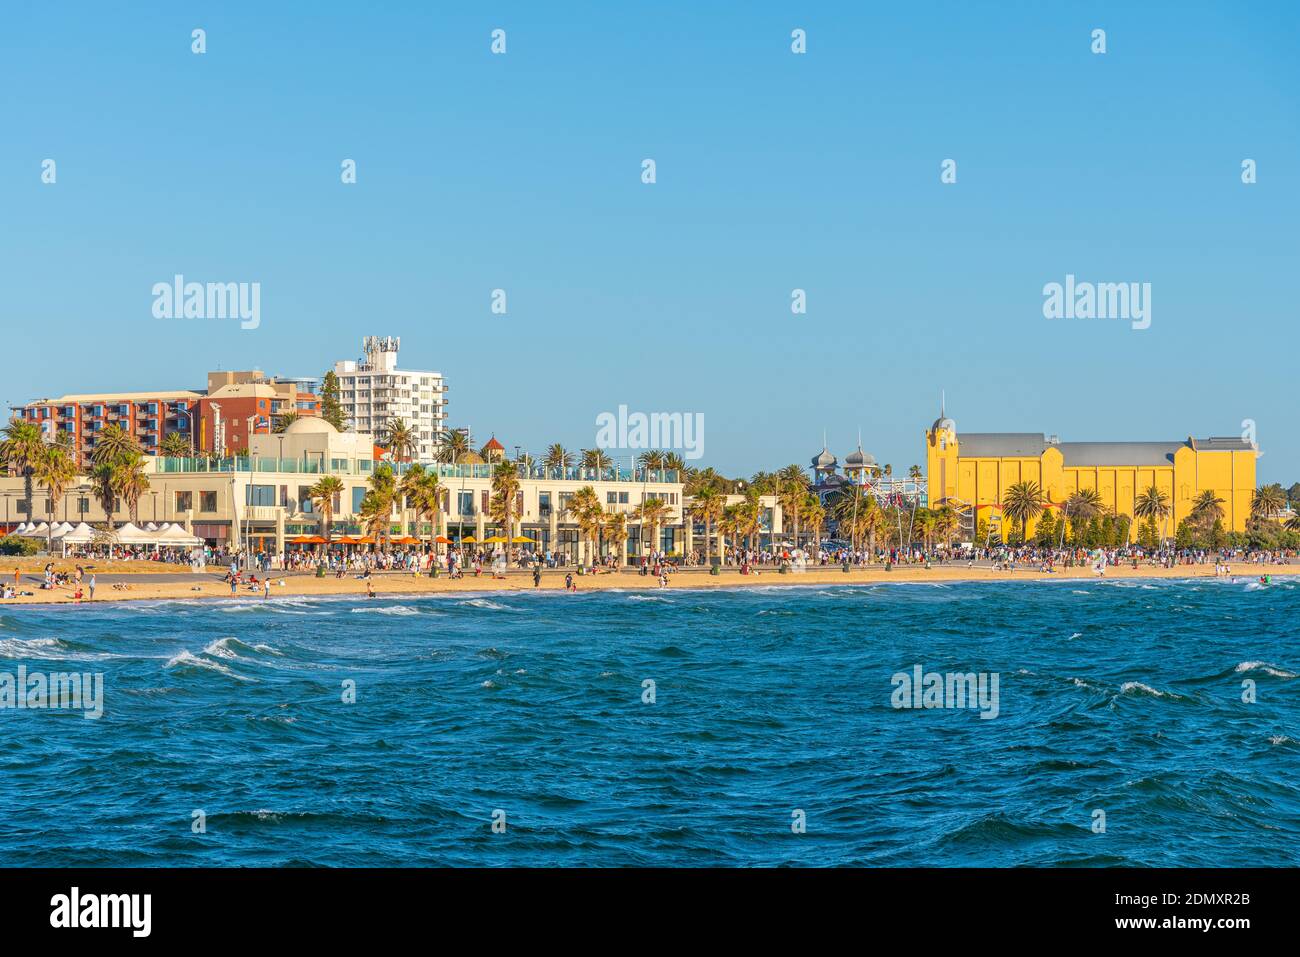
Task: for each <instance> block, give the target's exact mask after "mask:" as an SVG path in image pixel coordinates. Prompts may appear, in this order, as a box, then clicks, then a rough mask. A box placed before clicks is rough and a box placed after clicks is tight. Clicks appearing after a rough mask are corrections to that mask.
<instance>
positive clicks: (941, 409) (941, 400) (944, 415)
mask: <svg viewBox="0 0 1300 957" xmlns="http://www.w3.org/2000/svg"><path fill="white" fill-rule="evenodd" d="M946 398H947V397H946V395H945V394H944V390H943V389H940V390H939V418H941V419H946V418H948V412H947V410H945V409H944V400H945V399H946Z"/></svg>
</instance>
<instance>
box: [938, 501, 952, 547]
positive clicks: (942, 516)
mask: <svg viewBox="0 0 1300 957" xmlns="http://www.w3.org/2000/svg"><path fill="white" fill-rule="evenodd" d="M956 530H957V513H956V512H954V511H953V510H952V507H951V506H948V505H941V506H939V507H938V508H937V509H935V512H934V534H935V535H938V536H940V537H942V538H943V547H944V548H952V533H953V532H955V531H956Z"/></svg>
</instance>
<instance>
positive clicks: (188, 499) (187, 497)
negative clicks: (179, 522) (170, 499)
mask: <svg viewBox="0 0 1300 957" xmlns="http://www.w3.org/2000/svg"><path fill="white" fill-rule="evenodd" d="M193 507H194V493H193V492H177V493H176V511H178V512H188V511H189V510H190V509H192V508H193Z"/></svg>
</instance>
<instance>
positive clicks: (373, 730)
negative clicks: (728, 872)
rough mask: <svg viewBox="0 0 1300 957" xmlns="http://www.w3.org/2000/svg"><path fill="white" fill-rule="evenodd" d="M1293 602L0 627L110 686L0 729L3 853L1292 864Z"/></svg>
mask: <svg viewBox="0 0 1300 957" xmlns="http://www.w3.org/2000/svg"><path fill="white" fill-rule="evenodd" d="M1297 612H1300V590H1297V585H1296V584H1293V583H1292V582H1290V581H1286V580H1283V581H1281V582H1275V583H1274V584H1272V585H1269V586H1261V585H1259V584H1257V583H1255V582H1253V581H1250V580H1248V579H1244V578H1242V579H1237V580H1234V581H1210V580H1199V581H1171V580H1152V581H1137V580H1129V581H1108V580H1089V581H1079V580H1075V581H1054V582H1029V581H1025V582H1018V583H953V584H902V583H900V584H890V585H875V586H866V585H857V586H853V585H849V586H837V587H818V586H804V587H778V586H772V587H761V588H757V589H743V590H713V589H700V590H689V589H677V588H673V589H669V590H667V591H655V590H647V591H640V590H631V589H629V590H626V591H614V592H579V593H578V594H565V593H562V592H546V593H490V594H489V593H484V594H467V593H460V594H443V595H439V596H436V597H430V596H425V597H418V598H417V597H409V598H406V597H402V598H392V597H389V598H377V599H373V600H370V599H366V598H364V597H362V598H357V599H351V598H349V599H337V598H336V599H272V600H269V601H265V602H264V601H260V600H252V599H230V600H225V601H210V602H193V601H187V602H131V603H119V604H112V605H108V604H105V605H99V606H80V607H67V606H65V607H59V608H55V607H46V608H39V607H31V608H25V609H24V608H16V607H8V608H0V672H8V673H16V672H17V669H18V668H19V666H20V665H21V666H24V667H25V668H26V669H27V671H28V672H29V673H30V672H56V671H71V670H76V671H80V672H102V673H103V676H104V678H103V680H104V698H103V709H104V710H103V715H102V717H100V718H99V719H97V720H88V719H86V718H84V717H83V716H82V715H81V714H80V713H77V712H70V711H52V710H27V709H24V710H3V711H0V728H2V732H3V733H2V734H0V854H2V855H3V858H2V859H3V861H4V863H5V864H6V865H9V866H24V865H32V866H36V865H53V866H58V865H81V866H164V865H166V866H185V865H216V866H241V865H309V866H319V865H332V866H357V865H375V866H382V865H395V866H430V865H432V866H437V865H478V866H482V865H488V866H496V865H517V866H518V865H522V866H546V865H580V866H619V865H667V866H700V865H724V866H732V865H742V866H746V865H753V866H772V865H790V866H828V865H865V866H901V865H913V866H944V867H947V866H952V867H964V866H976V865H982V866H1004V865H1040V866H1108V865H1141V866H1183V865H1200V866H1234V867H1237V866H1271V865H1295V864H1297V863H1300V840H1298V838H1300V773H1297V772H1298V771H1300V677H1297V675H1300V624H1298V622H1300V614H1297ZM917 666H920V668H921V673H922V674H928V673H930V672H934V673H939V674H940V675H941V676H942V675H944V674H946V673H949V672H952V673H969V672H973V673H977V674H983V675H985V676H987V677H989V678H990V680H991V677H992V676H993V675H996V676H997V679H998V684H997V688H998V701H997V715H996V717H993V718H985V717H981V713H982V712H981V710H980V709H978V708H972V707H969V706H967V707H942V708H941V707H919V708H918V707H909V708H903V707H895V706H894V705H895V703H897V702H898V698H899V695H898V693H897V691H896V689H897V688H898V687H899V686H900V685H899V684H898V682H897V680H896V678H895V676H896V675H907V676H909V677H910V676H912V675H914V674H915V673H916V671H915V669H916V668H917ZM349 687H354V688H355V701H351V702H349V701H345V700H344V699H345V697H349V695H348V693H347V692H348V689H349ZM1251 688H1253V697H1254V700H1253V701H1250V702H1247V701H1243V694H1246V696H1247V697H1251V695H1250V694H1249V693H1248V692H1249V691H1250V689H1251ZM919 700H920V699H913V698H911V697H908V696H906V695H905V696H904V697H903V701H904V702H905V703H912V704H915V703H917V702H918V701H919ZM945 703H947V702H945ZM968 704H969V702H968ZM987 711H988V709H985V711H984V713H987ZM1098 812H1101V814H1102V815H1103V816H1102V817H1098ZM494 823H495V825H496V826H495V827H494ZM1102 825H1104V827H1103V826H1102Z"/></svg>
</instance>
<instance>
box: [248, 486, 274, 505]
mask: <svg viewBox="0 0 1300 957" xmlns="http://www.w3.org/2000/svg"><path fill="white" fill-rule="evenodd" d="M244 499H245V501H244V504H246V505H274V504H275V486H274V485H250V486H248V488H247V491H246V493H245V496H244Z"/></svg>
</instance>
